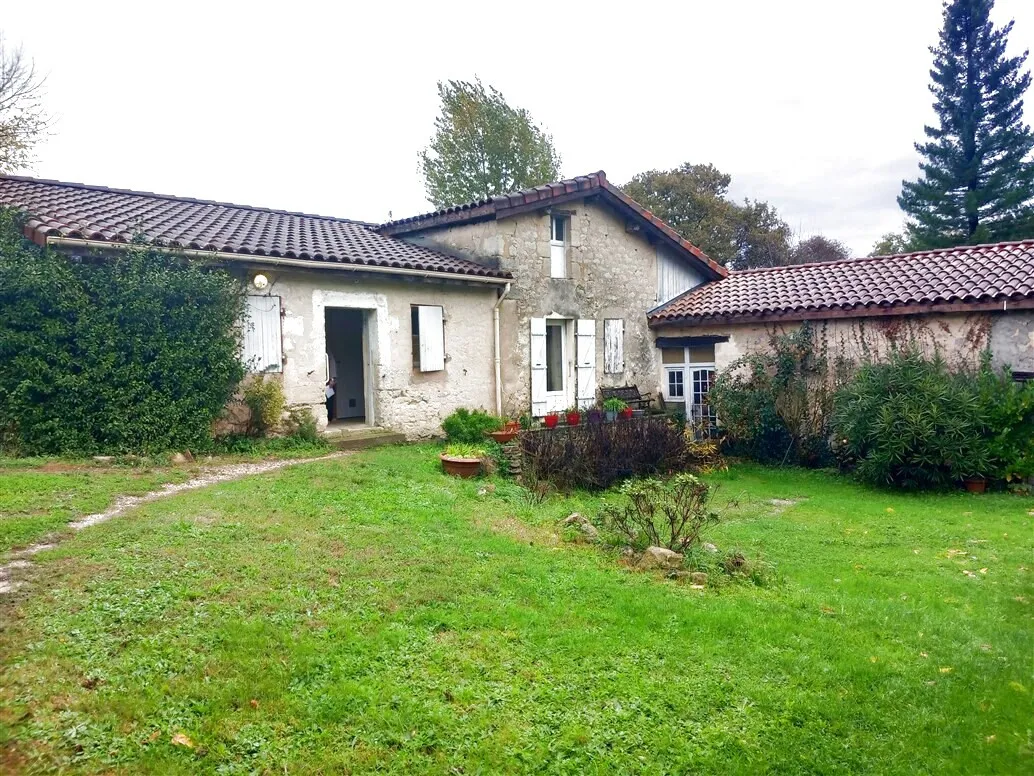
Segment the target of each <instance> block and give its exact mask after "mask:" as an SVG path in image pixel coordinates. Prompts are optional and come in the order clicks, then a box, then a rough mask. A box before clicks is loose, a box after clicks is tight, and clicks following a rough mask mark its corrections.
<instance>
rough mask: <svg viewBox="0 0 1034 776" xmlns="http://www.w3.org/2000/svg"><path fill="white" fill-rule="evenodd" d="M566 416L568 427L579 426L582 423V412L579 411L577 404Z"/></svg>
mask: <svg viewBox="0 0 1034 776" xmlns="http://www.w3.org/2000/svg"><path fill="white" fill-rule="evenodd" d="M564 414H565V415H566V417H567V425H569V426H577V425H578V424H579V423H581V422H582V411H581V410H580V409H578V405H577V404H576V405H574V406H573V407H568V408H567V410H566V411H565V413H564Z"/></svg>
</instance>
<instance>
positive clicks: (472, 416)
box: [442, 407, 503, 445]
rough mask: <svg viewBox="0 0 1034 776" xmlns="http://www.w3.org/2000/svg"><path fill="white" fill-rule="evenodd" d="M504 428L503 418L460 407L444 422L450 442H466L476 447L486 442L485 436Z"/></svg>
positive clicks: (443, 425)
mask: <svg viewBox="0 0 1034 776" xmlns="http://www.w3.org/2000/svg"><path fill="white" fill-rule="evenodd" d="M502 427H503V420H502V418H497V417H496V416H495V415H490V414H489V413H487V412H485V411H484V410H474V411H471V410H468V409H467V408H466V407H460V408H459V409H458V410H456V411H455V412H454V413H452V414H451V415H449V417H447V418H446V419H445V420H443V421H442V430H443V431H444V432H445V436H446V438H447V439H448V440H449V441H450V442H466V443H468V444H472V445H476V444H480V443H482V442H484V441H485V434H486V433H488V432H490V431H499V430H501V429H502Z"/></svg>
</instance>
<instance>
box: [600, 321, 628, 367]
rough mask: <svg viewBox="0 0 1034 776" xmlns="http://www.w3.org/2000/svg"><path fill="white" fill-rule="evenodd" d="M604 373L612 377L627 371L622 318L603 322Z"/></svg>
mask: <svg viewBox="0 0 1034 776" xmlns="http://www.w3.org/2000/svg"><path fill="white" fill-rule="evenodd" d="M603 371H604V372H606V373H607V374H611V375H616V374H621V373H622V372H624V371H625V322H624V321H623V320H622V319H620V318H608V319H607V320H605V321H604V322H603Z"/></svg>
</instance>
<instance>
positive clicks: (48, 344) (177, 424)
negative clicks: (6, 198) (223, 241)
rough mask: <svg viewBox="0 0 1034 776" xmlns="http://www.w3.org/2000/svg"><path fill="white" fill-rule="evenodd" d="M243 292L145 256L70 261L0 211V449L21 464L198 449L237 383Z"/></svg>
mask: <svg viewBox="0 0 1034 776" xmlns="http://www.w3.org/2000/svg"><path fill="white" fill-rule="evenodd" d="M243 310H244V297H243V291H242V289H241V286H240V283H239V282H238V281H237V280H235V279H234V278H233V277H232V276H231V275H229V274H228V273H227V272H225V271H223V270H220V269H214V268H211V267H208V266H205V265H204V264H202V263H199V262H189V261H187V260H185V259H182V258H178V257H174V256H170V255H168V254H164V253H161V252H159V251H155V250H152V249H148V248H147V247H145V246H143V245H134V246H131V247H129V248H128V249H127V250H119V251H113V252H111V253H110V254H107V255H104V256H99V255H94V256H86V257H76V256H72V255H69V254H67V253H65V252H62V251H58V250H52V249H46V248H40V247H39V246H37V245H34V244H33V243H30V242H29V241H27V240H25V239H24V238H23V237H22V236H21V230H20V225H19V216H18V215H17V214H15V213H14V212H13V211H10V210H5V209H0V443H2V444H3V446H4V447H5V448H6V449H7V450H8V451H13V452H17V453H20V454H34V455H39V454H72V453H75V454H92V453H100V452H103V453H129V452H152V451H160V450H167V449H183V448H189V449H204V448H205V447H207V446H209V445H210V444H211V425H212V421H213V420H214V419H215V418H217V417H218V416H219V414H220V413H221V412H222V410H223V408H224V406H225V405H226V403H227V401H228V400H229V399H230V397H231V396H232V395H233V392H234V389H235V388H236V386H237V384H238V383H239V382H240V381H241V379H242V378H243V376H244V368H243V366H242V364H241V361H240V331H239V328H238V326H239V323H238V322H239V320H240V319H241V316H242V314H243Z"/></svg>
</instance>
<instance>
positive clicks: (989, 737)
mask: <svg viewBox="0 0 1034 776" xmlns="http://www.w3.org/2000/svg"><path fill="white" fill-rule="evenodd" d="M984 740H985V741H986V742H987V743H989V744H990V743H993V742H994V740H995V737H994V736H993V735H990V736H988V737H987V738H985V739H984Z"/></svg>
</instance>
